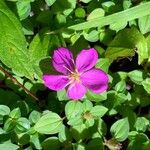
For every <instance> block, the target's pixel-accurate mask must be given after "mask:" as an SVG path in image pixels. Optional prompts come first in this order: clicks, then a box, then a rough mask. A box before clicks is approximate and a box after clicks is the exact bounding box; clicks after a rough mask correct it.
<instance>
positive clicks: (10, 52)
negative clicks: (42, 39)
mask: <svg viewBox="0 0 150 150" xmlns="http://www.w3.org/2000/svg"><path fill="white" fill-rule="evenodd" d="M0 37H1V38H0V60H1V61H2V62H3V63H4V64H5V65H7V66H8V67H9V68H12V69H13V70H14V71H16V72H17V73H19V74H21V75H23V76H26V77H28V78H33V70H32V66H31V64H30V60H29V57H28V51H27V47H26V46H27V45H26V40H25V37H24V35H23V32H22V27H21V24H20V22H19V21H18V19H17V18H16V16H15V15H14V14H13V13H12V12H11V11H10V10H9V8H8V7H7V6H6V5H5V4H4V2H3V0H2V1H0Z"/></svg>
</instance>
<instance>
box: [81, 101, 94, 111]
mask: <svg viewBox="0 0 150 150" xmlns="http://www.w3.org/2000/svg"><path fill="white" fill-rule="evenodd" d="M92 107H93V104H92V102H91V101H89V100H87V99H86V100H84V101H83V111H84V112H86V111H90V110H91V109H92Z"/></svg>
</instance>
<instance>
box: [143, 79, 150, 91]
mask: <svg viewBox="0 0 150 150" xmlns="http://www.w3.org/2000/svg"><path fill="white" fill-rule="evenodd" d="M142 85H143V87H144V89H145V90H146V91H147V93H148V94H150V78H146V79H145V80H143V81H142Z"/></svg>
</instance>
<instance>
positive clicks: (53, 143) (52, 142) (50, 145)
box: [41, 137, 61, 150]
mask: <svg viewBox="0 0 150 150" xmlns="http://www.w3.org/2000/svg"><path fill="white" fill-rule="evenodd" d="M41 145H42V148H43V150H49V149H51V150H58V149H60V146H61V143H60V141H59V139H58V138H57V137H49V138H47V139H45V140H44V141H43V142H42V144H41Z"/></svg>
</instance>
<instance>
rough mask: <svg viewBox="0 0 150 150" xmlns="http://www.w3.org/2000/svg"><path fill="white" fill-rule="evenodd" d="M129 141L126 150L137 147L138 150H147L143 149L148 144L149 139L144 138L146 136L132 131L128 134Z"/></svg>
mask: <svg viewBox="0 0 150 150" xmlns="http://www.w3.org/2000/svg"><path fill="white" fill-rule="evenodd" d="M129 139H130V142H129V145H128V150H133V149H137V147H138V149H139V150H148V149H143V147H144V146H145V145H146V144H148V143H149V138H148V137H147V136H146V134H143V133H138V132H135V131H132V132H130V134H129Z"/></svg>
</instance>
